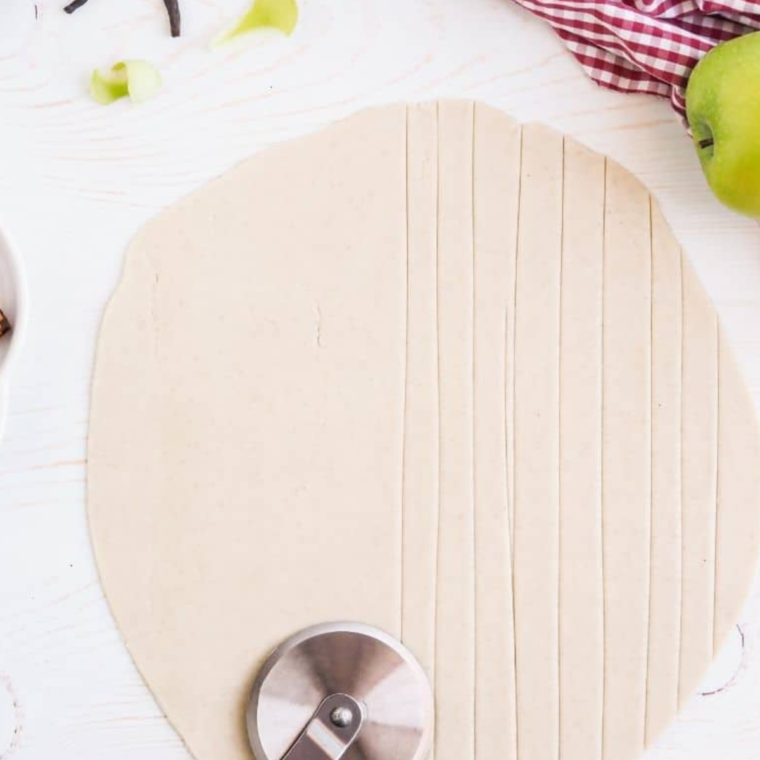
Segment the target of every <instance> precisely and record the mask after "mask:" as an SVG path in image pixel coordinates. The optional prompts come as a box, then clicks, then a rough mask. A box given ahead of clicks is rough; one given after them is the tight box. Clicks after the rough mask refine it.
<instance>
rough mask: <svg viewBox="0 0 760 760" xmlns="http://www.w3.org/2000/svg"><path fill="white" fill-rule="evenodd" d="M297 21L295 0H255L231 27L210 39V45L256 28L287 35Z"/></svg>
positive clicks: (220, 42)
mask: <svg viewBox="0 0 760 760" xmlns="http://www.w3.org/2000/svg"><path fill="white" fill-rule="evenodd" d="M297 23H298V5H297V4H296V1H295V0H255V1H254V3H253V5H251V7H250V8H249V9H248V10H247V11H246V12H245V13H244V14H243V16H242V17H241V18H240V20H239V21H238V22H237V23H236V24H235V25H234V26H233V27H232V28H231V29H229V30H226V31H224V32H222V33H221V34H219V35H218V36H217V37H215V38H214V39H213V40H212V42H211V47H212V48H213V47H218V46H219V45H223V44H224V43H226V42H230V41H231V40H233V39H236V38H237V37H240V36H242V35H244V34H248V33H250V32H254V31H256V30H258V29H275V30H277V31H280V32H282V33H283V34H284V35H285V36H286V37H289V36H290V35H291V34H292V33H293V30H294V29H295V28H296V24H297Z"/></svg>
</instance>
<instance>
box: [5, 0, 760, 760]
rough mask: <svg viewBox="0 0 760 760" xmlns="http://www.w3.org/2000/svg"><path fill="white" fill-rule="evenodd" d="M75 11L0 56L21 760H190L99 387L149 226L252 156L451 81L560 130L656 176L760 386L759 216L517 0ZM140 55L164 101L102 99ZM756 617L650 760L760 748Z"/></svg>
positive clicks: (10, 534)
mask: <svg viewBox="0 0 760 760" xmlns="http://www.w3.org/2000/svg"><path fill="white" fill-rule="evenodd" d="M59 4H62V3H57V2H52V0H38V6H39V19H38V21H37V22H36V23H35V24H33V25H31V26H30V34H29V37H28V39H26V40H25V41H24V42H23V44H21V45H19V48H20V52H19V53H18V54H17V55H15V56H14V57H6V58H3V59H0V219H1V220H2V223H3V224H5V225H7V226H8V227H9V228H10V229H11V230H12V231H13V233H14V236H15V238H16V239H17V240H18V243H19V245H20V246H21V247H22V248H23V249H24V251H25V258H26V263H27V268H28V274H29V280H30V291H31V299H32V310H33V313H32V324H31V331H30V335H29V340H28V343H27V346H26V350H25V353H24V354H23V356H22V357H21V361H20V364H19V367H18V369H19V372H18V373H17V375H16V378H15V384H14V388H13V395H12V400H11V409H10V419H9V423H8V431H7V436H6V439H5V440H4V442H3V443H2V447H0V676H2V678H0V690H2V689H6V688H10V689H11V691H12V694H13V697H12V698H11V699H10V700H7V699H0V710H4V709H6V708H4V705H7V704H11V705H14V707H13V716H12V717H11V718H9V719H8V720H10V721H12V722H13V724H14V726H15V727H16V729H15V730H16V733H15V734H14V733H13V732H11V735H13V736H14V738H13V739H12V740H11V744H12V745H13V749H12V751H11V750H8V749H7V748H6V747H5V746H0V758H2V760H8V758H11V757H12V758H13V759H14V760H47V758H50V757H56V758H57V760H74V759H75V758H76V759H77V760H81V758H90V757H96V756H100V755H102V754H104V753H108V756H109V758H111V760H126V759H127V758H130V759H131V758H134V757H140V758H142V760H158V759H159V758H160V760H174V759H177V760H179V759H180V758H187V753H186V751H185V750H184V748H183V747H182V744H181V742H180V740H179V739H178V738H177V737H176V736H175V735H174V733H173V732H172V731H171V729H170V728H169V727H168V725H167V724H166V722H165V721H164V719H163V717H162V716H161V714H160V712H159V710H158V709H157V708H156V706H155V704H154V702H153V700H152V698H151V696H150V694H149V693H148V692H147V690H146V689H145V687H144V686H143V684H142V682H141V681H140V679H139V677H138V675H137V673H136V671H135V669H134V667H133V665H132V663H131V662H130V660H129V657H128V656H127V654H126V652H125V650H124V648H123V646H122V644H121V641H120V638H119V634H118V632H117V630H116V629H115V626H114V624H113V621H112V619H111V617H110V614H109V612H108V609H107V606H106V604H105V601H104V599H103V595H102V592H101V590H100V588H99V585H98V581H97V575H96V572H95V568H94V564H93V562H92V557H91V551H90V545H89V538H88V533H87V524H86V520H85V514H84V474H85V462H84V458H85V439H86V434H87V415H88V400H89V380H90V374H91V369H92V360H93V353H94V346H95V336H96V332H97V328H98V324H99V320H100V317H101V315H102V310H103V307H104V305H105V302H106V299H107V298H108V295H109V294H110V292H111V290H112V288H113V286H114V284H115V282H116V280H117V277H118V274H119V272H120V270H121V263H122V262H121V257H122V253H123V251H124V248H125V246H126V244H127V242H128V241H129V239H130V238H131V237H132V236H133V235H134V234H135V232H136V231H137V229H138V228H139V227H140V226H141V225H142V224H143V223H144V222H145V220H147V219H148V218H150V217H152V216H153V215H155V214H156V213H157V212H158V211H159V210H160V209H162V208H163V207H165V206H166V205H167V204H169V203H171V202H172V201H174V200H176V199H177V198H179V197H181V196H183V195H185V194H186V193H187V192H189V191H190V190H192V189H194V188H196V187H197V186H198V185H200V184H201V183H202V182H204V181H206V180H208V179H209V178H211V177H213V176H216V175H218V174H219V173H221V172H223V171H224V170H225V169H227V168H228V167H230V166H232V165H234V164H235V163H237V162H238V161H240V160H241V159H242V158H244V157H246V156H248V155H250V154H251V153H253V152H255V151H258V150H261V149H263V148H265V147H266V146H268V145H271V144H273V143H276V142H280V141H282V140H285V139H287V138H288V137H290V136H293V135H297V134H303V133H306V132H310V131H312V130H314V129H317V128H319V127H321V126H323V125H325V124H328V123H330V122H332V121H333V120H335V119H337V118H340V117H342V116H345V115H347V114H349V113H351V112H354V111H356V110H358V109H360V108H362V107H364V106H366V105H370V104H374V103H385V102H392V101H398V100H429V99H433V98H438V97H448V96H452V97H453V96H463V97H468V98H477V99H482V100H485V101H487V102H489V103H492V104H493V105H496V106H498V107H499V108H501V109H503V110H506V111H508V112H510V113H511V114H513V115H514V116H515V117H516V118H518V119H520V120H523V121H527V120H534V119H535V120H541V121H544V122H546V123H548V124H550V125H551V126H553V127H556V128H558V129H561V130H562V131H564V132H566V133H568V134H570V135H572V136H574V137H575V138H576V139H578V140H579V141H580V142H581V143H584V144H586V145H588V146H589V147H592V148H594V149H596V150H598V151H601V152H603V153H606V154H608V155H609V156H611V157H612V158H613V159H615V160H616V161H618V162H620V163H621V164H623V165H624V166H625V167H626V168H628V169H630V170H631V171H632V172H633V173H634V174H635V175H637V176H638V177H639V179H641V180H642V182H644V184H646V185H647V186H648V187H649V188H651V189H652V190H653V191H654V193H655V195H656V196H657V197H658V199H659V200H660V202H661V205H662V207H663V210H664V213H665V216H666V218H667V219H668V221H669V223H670V224H671V225H672V227H673V229H674V231H675V233H676V235H677V236H678V238H679V240H680V241H681V243H682V244H683V247H684V250H685V251H686V253H687V254H688V255H689V256H690V258H691V260H692V262H693V264H694V267H695V270H696V271H697V274H698V275H699V276H700V278H701V279H702V282H703V284H704V287H705V289H706V290H707V291H708V293H709V294H710V295H711V297H712V298H713V299H714V301H715V303H716V305H717V307H718V311H719V312H720V315H721V317H722V319H723V322H724V324H725V326H726V332H727V335H728V337H729V338H730V340H731V341H732V342H733V344H734V347H735V349H736V353H737V355H738V357H739V363H740V365H741V366H742V368H743V370H744V372H745V375H746V377H747V379H748V380H749V384H750V390H751V391H752V394H753V397H754V399H755V402H756V404H757V402H758V401H760V331H759V330H758V324H760V234H759V233H758V229H757V227H756V226H755V225H754V224H753V223H752V222H749V221H746V220H743V219H741V218H739V217H736V216H734V215H732V214H730V213H729V212H728V211H725V210H723V209H721V208H720V207H719V206H718V205H717V203H716V202H715V201H714V200H713V199H712V197H711V196H710V193H709V191H708V190H707V189H706V187H705V185H704V182H703V180H702V177H701V173H700V169H699V167H698V165H697V162H696V160H695V158H694V156H693V155H692V149H691V146H690V144H689V142H688V140H687V139H686V138H685V137H684V134H683V131H682V128H681V126H680V125H679V124H678V122H677V121H676V119H675V118H674V117H673V115H672V114H671V112H670V110H669V108H668V106H667V105H666V104H665V103H661V102H658V101H655V100H652V99H648V98H644V97H633V96H622V95H617V94H613V93H609V92H606V91H603V90H601V89H598V88H596V87H595V86H594V85H592V84H591V83H589V82H588V81H587V80H586V79H585V77H584V75H583V73H582V72H581V71H580V69H579V68H578V67H577V65H576V64H575V63H574V62H573V60H572V59H571V58H570V56H569V55H568V54H567V53H566V52H565V51H564V50H563V48H562V46H561V45H560V44H559V43H558V42H557V41H556V40H555V39H554V37H553V36H552V34H551V32H550V31H549V30H548V29H546V28H545V27H544V26H543V25H541V24H540V23H538V22H536V21H534V20H533V19H531V18H530V17H528V16H527V15H526V14H525V13H523V12H522V11H520V10H518V9H516V8H515V7H513V6H512V5H511V4H510V3H509V2H508V0H385V2H377V0H303V3H302V21H301V24H300V25H299V28H298V29H297V31H296V33H295V35H294V36H293V37H292V38H290V39H288V40H284V39H266V40H251V41H250V43H249V44H246V45H244V46H242V47H239V48H235V49H230V50H227V51H221V52H219V53H214V54H212V53H210V52H209V51H208V49H207V42H208V40H209V38H210V37H211V36H212V34H213V33H214V32H215V30H216V29H217V28H218V26H219V25H220V24H221V23H222V22H223V21H224V19H226V18H229V17H230V16H232V15H234V14H235V13H236V12H237V11H238V10H240V8H241V7H242V6H243V5H245V3H244V2H239V0H234V2H233V0H229V1H226V0H184V11H185V13H184V16H185V32H186V34H185V36H184V37H183V38H181V39H180V40H178V41H175V40H171V39H170V38H169V36H168V34H167V30H166V20H165V16H164V12H163V10H162V8H161V3H160V0H110V1H109V2H104V1H103V0H100V1H99V2H98V1H97V0H92V2H91V3H90V5H88V6H87V7H86V8H84V9H82V10H81V11H80V12H79V13H78V14H76V15H75V16H72V17H68V16H66V15H65V14H63V13H62V12H61V11H60V8H59ZM2 13H3V11H2V10H0V23H1V19H2ZM123 57H146V58H150V59H151V60H153V61H155V62H156V63H157V64H158V65H159V66H160V68H161V70H162V73H163V75H164V79H165V88H164V90H163V92H162V93H161V95H160V96H159V97H158V98H157V99H156V100H154V101H153V102H151V103H148V104H145V105H144V106H142V107H140V108H135V107H132V106H130V105H129V104H127V103H119V104H116V105H114V106H112V107H110V108H101V107H99V106H96V105H94V104H92V103H91V102H90V101H89V99H88V98H87V96H86V93H85V83H86V79H87V76H88V74H89V72H90V70H91V69H92V68H93V67H94V66H96V65H105V64H108V63H110V62H113V61H115V60H118V59H120V58H123ZM740 629H741V636H740V635H739V633H738V632H736V633H735V634H733V635H732V638H731V640H730V641H729V642H728V645H727V647H726V649H725V651H724V652H723V654H721V656H720V657H719V658H718V661H717V662H716V664H715V666H714V668H713V671H712V673H711V675H710V676H709V677H708V679H707V681H706V682H705V683H704V684H703V686H702V689H701V690H702V691H703V692H705V694H706V695H705V696H699V697H696V698H694V699H693V700H692V701H691V702H690V703H689V705H688V706H687V707H686V710H685V712H684V713H683V714H682V716H681V717H680V718H679V720H678V721H677V722H676V724H674V725H673V726H672V727H671V728H670V729H669V730H668V731H667V732H666V734H665V735H664V736H663V737H661V739H660V740H659V742H658V744H657V746H656V747H655V748H654V749H653V750H652V751H651V752H650V753H649V755H648V758H649V760H707V759H708V758H710V759H712V758H714V757H720V758H721V759H722V760H748V758H755V757H758V756H760V716H759V715H758V711H757V704H758V702H759V701H760V652H759V651H758V646H757V644H758V638H759V637H760V586H758V584H757V583H756V589H755V591H754V594H753V596H752V597H751V599H750V602H749V604H748V605H747V607H746V608H745V611H744V613H743V615H742V620H741V623H740ZM742 641H743V644H742ZM6 685H7V686H6ZM4 721H6V714H5V713H3V715H2V718H1V719H0V727H3V730H2V731H0V741H2V740H3V739H4V737H6V736H7V733H6V731H5V729H4V726H5V725H6V723H5V722H4Z"/></svg>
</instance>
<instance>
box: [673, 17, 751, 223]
mask: <svg viewBox="0 0 760 760" xmlns="http://www.w3.org/2000/svg"><path fill="white" fill-rule="evenodd" d="M686 117H687V118H688V120H689V126H690V127H691V130H692V133H693V135H694V145H695V147H696V149H697V154H698V155H699V160H700V162H701V163H702V169H703V170H704V173H705V176H706V177H707V181H708V183H709V184H710V187H711V188H712V190H713V192H714V193H715V195H716V196H717V197H718V199H719V200H721V201H722V202H723V203H725V204H726V206H728V207H729V208H732V209H734V210H735V211H739V212H740V213H742V214H747V215H748V216H752V217H755V218H760V32H753V33H752V34H747V35H745V36H744V37H738V38H736V39H734V40H731V41H730V42H724V43H723V44H721V45H718V46H717V47H716V48H713V49H712V50H711V51H710V52H709V53H708V54H707V55H706V56H705V57H704V58H703V59H702V60H701V61H700V62H699V63H698V64H697V66H696V67H695V69H694V71H693V72H692V74H691V77H690V79H689V84H688V86H687V88H686Z"/></svg>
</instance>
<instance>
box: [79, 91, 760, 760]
mask: <svg viewBox="0 0 760 760" xmlns="http://www.w3.org/2000/svg"><path fill="white" fill-rule="evenodd" d="M759 457H760V450H759V449H758V434H757V430H756V425H755V417H754V411H753V408H752V403H751V401H750V398H749V396H748V394H747V392H746V390H745V388H744V385H743V383H742V380H741V379H740V377H739V374H738V372H737V368H736V364H735V362H734V360H733V358H732V356H731V354H730V352H729V350H728V348H727V346H726V341H725V339H724V333H723V331H722V328H721V327H720V324H719V322H718V319H717V317H716V313H715V311H714V309H713V308H712V306H711V305H710V303H709V302H708V299H707V298H706V296H705V293H704V292H703V290H702V288H701V287H700V284H699V282H698V281H697V279H696V277H695V275H694V272H693V271H692V268H691V266H690V265H689V263H688V261H687V260H686V259H685V258H684V257H683V255H682V253H681V250H680V248H679V246H678V244H677V242H676V241H675V240H674V238H673V236H672V235H671V233H670V231H669V230H668V228H667V225H666V223H665V222H664V220H663V217H662V215H661V213H660V211H659V209H658V207H657V205H656V204H655V203H654V202H653V201H652V199H651V196H650V195H649V193H648V192H647V191H646V189H645V188H643V187H642V186H641V185H640V184H639V183H638V182H637V181H636V180H635V179H634V178H633V177H632V176H631V175H630V174H628V173H627V172H626V171H625V170H623V169H622V168H620V167H619V166H617V165H616V164H614V163H613V162H611V161H609V160H606V159H605V158H604V157H602V156H600V155H597V154H595V153H592V152H591V151H589V150H587V149H586V148H584V147H582V146H580V145H579V144H577V143H576V142H574V141H573V140H571V139H569V138H563V136H562V135H560V134H557V133H556V132H553V131H552V130H550V129H548V128H546V127H544V126H541V125H537V124H530V125H526V126H520V125H519V124H517V123H515V122H514V121H512V120H510V119H509V118H507V117H506V116H504V115H502V114H501V113H498V112H497V111H494V110H492V109H491V108H488V107H486V106H482V105H473V104H471V103H463V102H459V103H441V104H438V105H436V104H427V105H420V106H410V107H408V108H407V107H405V106H392V107H386V108H381V109H378V110H373V111H369V112H365V113H362V114H360V115H358V116H355V117H353V118H351V119H349V120H347V121H345V122H343V123H340V124H337V125H335V126H333V127H331V128H329V129H328V130H326V131H324V132H322V133H320V134H317V135H314V136H311V137H307V138H306V139H303V140H300V141H296V142H293V143H290V144H287V145H283V146H281V147H278V148H275V149H273V150H269V151H267V152H266V153H263V154H261V155H259V156H256V157H254V158H252V159H251V160H249V161H248V162H246V163H244V164H243V165H241V166H239V167H238V168H236V169H234V170H233V171H231V172H229V173H228V174H227V175H226V176H224V177H223V178H221V179H220V180H218V181H216V182H214V183H212V184H211V185H209V186H208V187H206V188H204V189H202V190H200V191H199V192H197V193H196V194H194V195H192V196H190V197H189V198H187V199H186V200H184V201H182V202H181V203H179V204H178V205H177V206H175V207H174V208H171V209H169V210H168V211H166V212H165V213H163V214H162V215H161V216H160V217H159V218H158V219H156V220H155V221H154V222H152V223H151V224H149V225H148V226H147V227H146V228H145V229H144V230H143V232H142V233H141V234H139V236H138V237H137V239H136V240H135V241H134V243H133V244H132V246H131V249H130V252H129V255H128V260H127V265H126V269H125V272H124V276H123V280H122V282H121V284H120V286H119V288H118V290H117V292H116V295H115V296H114V298H113V300H112V302H111V304H110V306H109V308H108V312H107V314H106V317H105V320H104V323H103V328H102V334H101V339H100V349H99V354H98V361H97V369H96V373H95V381H94V390H93V408H92V419H91V429H90V451H89V462H90V466H89V514H90V522H91V527H92V535H93V540H94V545H95V550H96V554H97V561H98V566H99V568H100V573H101V576H102V580H103V584H104V586H105V590H106V593H107V595H108V598H109V600H110V603H111V606H112V608H113V611H114V614H115V616H116V618H117V620H118V623H119V626H120V627H121V630H122V632H123V635H124V638H125V640H126V643H127V646H128V647H129V650H130V651H131V653H132V655H133V657H134V659H135V661H136V663H137V665H138V666H139V668H140V670H141V672H142V673H143V675H144V677H145V679H146V681H147V682H148V684H149V686H150V688H151V689H152V691H153V693H154V694H155V696H156V698H157V699H158V701H159V703H160V704H161V706H162V708H163V709H164V710H165V712H166V714H167V716H168V717H169V719H170V720H171V722H172V723H173V725H174V726H175V727H176V729H177V730H178V731H179V733H180V734H181V735H182V737H183V738H184V740H185V741H186V743H187V745H188V747H189V748H190V750H191V752H192V753H193V754H194V756H195V757H196V758H197V760H247V759H248V758H249V756H250V755H249V749H248V746H247V741H246V738H245V729H244V720H243V712H244V705H245V701H246V698H247V693H248V690H249V688H250V686H251V683H252V680H253V677H254V674H255V672H256V670H257V667H258V666H259V664H260V663H261V662H262V659H263V658H264V656H265V655H266V654H267V653H268V652H269V651H270V650H271V649H272V648H273V647H274V646H275V645H276V644H277V643H279V642H280V641H281V640H282V639H284V638H285V637H287V636H289V635H290V634H292V633H294V632H295V631H297V630H298V629H300V628H303V627H305V626H308V625H312V624H315V623H320V622H323V621H330V620H340V619H348V620H357V621H361V622H364V623H368V624H371V625H375V626H379V627H380V628H382V629H384V630H386V631H388V632H389V633H391V634H393V635H395V636H397V637H399V638H401V639H403V641H404V642H405V643H406V644H407V645H408V646H409V647H410V648H411V649H412V650H413V651H414V652H415V653H416V655H417V657H418V658H419V660H420V662H421V663H422V665H423V666H424V667H425V668H426V670H427V672H428V673H429V675H430V678H431V680H432V682H433V684H434V688H435V694H436V710H437V722H436V730H435V743H436V749H435V757H436V760H469V759H473V760H474V759H475V758H477V760H490V759H491V758H495V757H498V758H502V759H503V760H535V759H536V758H541V759H542V760H551V758H557V757H558V756H559V754H560V753H561V757H562V758H563V760H595V759H597V758H599V759H602V760H607V759H609V760H632V759H633V758H635V757H636V756H638V755H639V754H640V753H641V752H642V751H643V750H644V748H645V747H646V746H648V745H649V744H651V742H652V741H653V739H654V738H655V737H656V736H657V735H658V733H659V732H660V731H661V730H662V729H663V727H664V726H665V725H667V724H668V723H669V722H670V721H671V720H672V719H673V718H674V716H675V715H676V712H677V710H678V708H679V706H681V705H683V704H684V701H685V700H686V699H687V698H688V697H689V695H690V694H691V693H692V692H693V691H694V689H695V687H696V686H697V685H698V683H699V681H700V678H701V677H702V675H703V674H704V672H705V670H706V668H707V667H708V665H709V664H710V662H711V660H712V658H713V656H714V653H715V651H716V647H717V646H718V645H719V644H720V642H721V640H722V639H723V638H724V636H725V634H726V633H727V632H728V631H729V629H730V627H731V626H732V625H733V624H734V623H735V621H736V619H737V617H738V615H739V612H740V607H741V604H742V602H743V600H744V597H745V595H746V592H747V590H748V587H749V583H750V581H751V577H752V575H753V571H754V567H755V559H756V555H757V550H758V540H759V536H760V503H759V500H760V482H759V478H760V468H759V467H758V461H759ZM476 739H477V740H476ZM388 760H403V759H401V758H398V759H396V758H388Z"/></svg>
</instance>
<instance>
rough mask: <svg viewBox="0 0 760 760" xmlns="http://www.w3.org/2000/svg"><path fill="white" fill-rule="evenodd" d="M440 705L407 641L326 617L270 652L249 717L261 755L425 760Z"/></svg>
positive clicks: (285, 759) (270, 759) (269, 759)
mask: <svg viewBox="0 0 760 760" xmlns="http://www.w3.org/2000/svg"><path fill="white" fill-rule="evenodd" d="M433 712H434V708H433V694H432V691H431V689H430V684H429V682H428V680H427V677H426V676H425V673H424V671H423V670H422V667H421V666H420V665H419V663H418V662H417V660H416V659H415V658H414V655H412V653H411V652H410V651H409V650H408V649H406V647H404V646H403V644H401V643H400V642H399V641H397V640H396V639H394V638H393V637H392V636H389V635H388V634H386V633H384V632H383V631H381V630H379V629H377V628H373V627H371V626H368V625H363V624H361V623H326V624H322V625H317V626H313V627H311V628H307V629H306V630H303V631H301V632H300V633H297V634H295V635H294V636H291V637H290V638H289V639H287V640H286V641H284V642H283V643H282V644H281V645H280V646H279V647H278V648H277V649H276V650H275V651H274V652H273V653H272V654H271V655H270V656H269V657H268V658H267V660H266V662H265V663H264V665H263V667H262V668H261V670H260V671H259V673H258V675H257V676H256V680H255V681H254V684H253V688H252V690H251V696H250V699H249V702H248V708H247V711H246V723H247V727H248V737H249V739H250V743H251V748H252V749H253V754H254V756H255V757H256V760H424V758H425V756H426V755H427V753H428V750H429V748H430V742H431V739H432V732H433Z"/></svg>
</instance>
